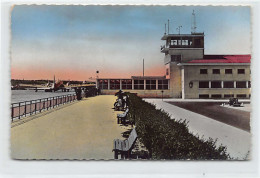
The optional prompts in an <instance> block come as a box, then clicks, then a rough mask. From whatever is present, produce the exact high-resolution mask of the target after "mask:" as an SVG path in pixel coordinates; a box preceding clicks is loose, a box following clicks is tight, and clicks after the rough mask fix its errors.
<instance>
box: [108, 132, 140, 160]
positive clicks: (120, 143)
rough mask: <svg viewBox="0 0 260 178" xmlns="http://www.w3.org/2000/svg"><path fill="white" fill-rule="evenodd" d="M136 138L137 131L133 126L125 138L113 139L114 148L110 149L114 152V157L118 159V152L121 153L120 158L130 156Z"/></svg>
mask: <svg viewBox="0 0 260 178" xmlns="http://www.w3.org/2000/svg"><path fill="white" fill-rule="evenodd" d="M136 139H137V133H136V130H135V128H134V129H133V130H132V131H131V133H130V135H129V137H128V138H127V139H126V140H119V139H115V140H114V149H113V150H112V151H114V152H115V154H114V158H115V159H118V154H120V155H121V159H125V158H130V157H131V152H132V149H133V147H134V144H135V142H136Z"/></svg>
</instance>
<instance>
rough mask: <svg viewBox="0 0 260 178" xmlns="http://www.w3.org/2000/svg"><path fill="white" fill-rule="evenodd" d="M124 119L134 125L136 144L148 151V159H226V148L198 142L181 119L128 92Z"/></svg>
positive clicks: (212, 142) (209, 141) (198, 139)
mask: <svg viewBox="0 0 260 178" xmlns="http://www.w3.org/2000/svg"><path fill="white" fill-rule="evenodd" d="M127 95H128V97H129V100H128V106H129V114H128V116H127V117H128V119H129V120H130V121H132V122H134V123H135V125H136V131H137V135H138V137H139V139H140V141H141V142H142V143H143V144H144V145H145V147H146V148H147V149H148V151H149V157H150V158H151V159H177V160H187V159H190V160H212V159H216V160H226V159H230V156H229V154H227V152H226V147H224V146H222V145H221V146H219V147H217V146H216V140H213V139H211V138H209V139H208V140H205V139H201V138H199V136H194V135H192V134H191V133H189V130H188V126H187V122H186V121H185V120H175V119H172V118H171V117H170V116H169V114H168V113H166V112H164V111H163V110H158V109H156V108H155V106H154V105H152V104H150V103H147V102H145V101H143V100H142V98H140V97H138V96H136V95H135V94H132V93H127Z"/></svg>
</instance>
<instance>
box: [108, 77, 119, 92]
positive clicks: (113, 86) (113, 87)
mask: <svg viewBox="0 0 260 178" xmlns="http://www.w3.org/2000/svg"><path fill="white" fill-rule="evenodd" d="M110 89H111V90H119V89H120V80H119V79H117V80H114V79H113V80H110Z"/></svg>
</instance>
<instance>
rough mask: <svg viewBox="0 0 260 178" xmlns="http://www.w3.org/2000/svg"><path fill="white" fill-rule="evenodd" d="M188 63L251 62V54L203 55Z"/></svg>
mask: <svg viewBox="0 0 260 178" xmlns="http://www.w3.org/2000/svg"><path fill="white" fill-rule="evenodd" d="M188 63H251V55H205V56H204V59H197V60H192V61H189V62H188Z"/></svg>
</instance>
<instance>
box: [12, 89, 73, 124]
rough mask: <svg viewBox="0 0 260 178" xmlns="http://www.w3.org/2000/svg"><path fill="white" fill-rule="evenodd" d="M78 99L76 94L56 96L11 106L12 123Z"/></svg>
mask: <svg viewBox="0 0 260 178" xmlns="http://www.w3.org/2000/svg"><path fill="white" fill-rule="evenodd" d="M76 99H77V96H76V94H69V95H62V96H54V97H50V98H42V99H37V100H31V101H23V102H19V103H12V104H11V118H12V122H13V120H14V119H17V118H18V119H21V117H26V116H27V115H32V114H36V113H40V112H42V111H43V110H49V109H51V108H54V107H58V106H59V105H63V104H65V103H70V102H72V101H75V100H76Z"/></svg>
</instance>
